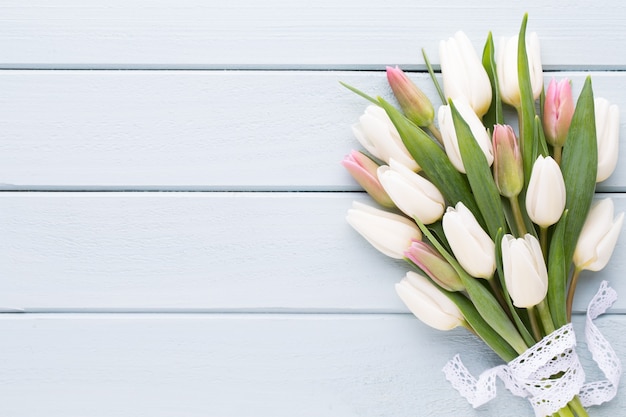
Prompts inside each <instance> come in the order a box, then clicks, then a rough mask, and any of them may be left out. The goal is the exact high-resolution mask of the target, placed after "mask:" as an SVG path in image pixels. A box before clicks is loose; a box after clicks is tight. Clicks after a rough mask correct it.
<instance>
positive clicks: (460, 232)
mask: <svg viewBox="0 0 626 417" xmlns="http://www.w3.org/2000/svg"><path fill="white" fill-rule="evenodd" d="M442 223H443V231H444V233H445V235H446V238H447V239H448V243H449V245H450V248H451V249H452V252H453V253H454V256H455V258H456V259H457V261H459V263H460V264H461V266H462V267H463V269H465V270H466V271H467V272H468V273H469V274H470V275H472V276H473V277H476V278H485V279H490V278H491V277H493V273H494V271H495V270H496V251H495V244H494V243H493V240H491V238H490V237H489V235H488V234H487V233H486V232H485V231H484V230H483V229H482V227H480V225H479V224H478V221H476V218H475V217H474V215H473V214H472V212H471V211H469V209H468V208H467V207H465V205H464V204H463V203H462V202H460V201H459V202H458V203H457V204H456V208H452V207H448V209H447V210H446V214H444V215H443V221H442Z"/></svg>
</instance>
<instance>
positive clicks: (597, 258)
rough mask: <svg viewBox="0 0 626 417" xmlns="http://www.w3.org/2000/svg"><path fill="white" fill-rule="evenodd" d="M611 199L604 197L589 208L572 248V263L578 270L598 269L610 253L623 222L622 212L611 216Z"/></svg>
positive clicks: (606, 260) (602, 266) (604, 264)
mask: <svg viewBox="0 0 626 417" xmlns="http://www.w3.org/2000/svg"><path fill="white" fill-rule="evenodd" d="M613 210H614V208H613V200H611V199H610V198H605V199H603V200H600V201H598V202H597V203H595V204H594V205H593V206H592V207H591V209H590V210H589V214H588V215H587V219H586V220H585V224H584V225H583V228H582V230H581V232H580V236H579V237H578V242H577V243H576V249H575V250H574V265H576V268H578V269H580V270H589V271H600V270H601V269H603V268H604V267H605V266H606V265H607V263H608V262H609V259H610V258H611V255H612V254H613V249H615V244H616V243H617V238H618V237H619V234H620V231H621V230H622V224H623V223H624V213H620V214H619V215H618V216H617V217H616V218H615V219H614V218H613Z"/></svg>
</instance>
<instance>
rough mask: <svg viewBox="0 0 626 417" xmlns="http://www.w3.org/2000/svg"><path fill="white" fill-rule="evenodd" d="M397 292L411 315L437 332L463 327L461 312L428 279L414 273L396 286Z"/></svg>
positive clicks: (463, 320) (409, 274)
mask: <svg viewBox="0 0 626 417" xmlns="http://www.w3.org/2000/svg"><path fill="white" fill-rule="evenodd" d="M396 292H397V293H398V296H399V297H400V299H402V301H403V302H404V304H406V306H407V307H408V308H409V310H411V313H413V314H414V315H415V317H417V318H418V319H420V320H421V321H423V322H424V323H426V324H427V325H429V326H430V327H433V328H435V329H437V330H452V329H454V328H455V327H458V326H462V325H463V324H464V323H465V318H464V317H463V314H462V313H461V310H459V308H458V307H457V306H456V304H454V303H453V302H452V301H450V299H449V298H448V297H447V296H445V295H444V294H443V293H442V292H441V290H439V289H438V288H437V287H435V285H434V284H432V283H431V282H430V281H429V280H428V278H426V277H424V276H422V275H420V274H417V273H415V272H413V271H411V272H408V273H407V274H406V276H405V277H404V278H403V279H402V281H400V282H399V283H397V284H396Z"/></svg>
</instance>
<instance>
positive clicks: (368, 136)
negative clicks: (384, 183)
mask: <svg viewBox="0 0 626 417" xmlns="http://www.w3.org/2000/svg"><path fill="white" fill-rule="evenodd" d="M352 132H353V133H354V136H355V137H356V138H357V139H358V141H359V142H360V143H361V145H363V147H364V148H365V149H367V151H368V152H369V153H371V154H372V155H374V156H375V157H376V158H378V159H380V160H382V161H385V162H386V163H389V159H390V158H393V159H395V160H396V161H398V162H400V163H401V164H402V165H404V166H406V167H408V168H409V169H411V170H413V171H417V170H418V169H419V166H418V165H417V162H415V160H414V159H413V158H412V157H411V155H410V154H409V151H408V150H407V149H406V147H405V146H404V143H402V139H401V138H400V134H399V133H398V130H397V129H396V127H395V126H394V125H393V122H392V121H391V119H390V118H389V116H387V113H386V112H385V110H383V109H382V108H380V107H378V106H375V105H371V106H368V107H367V108H366V109H365V113H364V114H363V115H362V116H361V117H360V118H359V122H358V123H356V124H354V125H352Z"/></svg>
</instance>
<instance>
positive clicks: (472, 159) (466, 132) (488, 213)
mask: <svg viewBox="0 0 626 417" xmlns="http://www.w3.org/2000/svg"><path fill="white" fill-rule="evenodd" d="M450 109H451V111H452V120H453V121H454V130H455V131H456V136H457V139H458V142H459V150H460V151H461V158H462V159H463V165H464V166H465V171H466V172H467V174H466V175H467V179H468V180H469V184H470V187H471V189H472V192H473V193H474V198H475V199H476V204H477V205H478V208H479V209H480V212H481V214H482V217H483V219H485V223H486V225H487V231H488V232H489V235H490V236H491V238H492V239H495V237H496V234H497V233H498V229H500V228H502V229H503V230H506V229H507V223H506V218H505V217H504V208H503V207H502V201H501V199H500V192H499V191H498V187H497V186H496V183H495V181H494V179H493V175H492V173H491V168H489V164H488V163H487V158H486V157H485V154H484V153H483V151H482V150H481V149H480V146H479V145H478V142H476V139H475V138H474V135H473V134H472V130H471V129H470V127H469V125H468V124H467V123H466V122H465V120H463V117H462V116H461V114H460V113H459V112H458V110H457V108H456V106H455V105H454V103H453V102H452V100H450Z"/></svg>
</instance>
